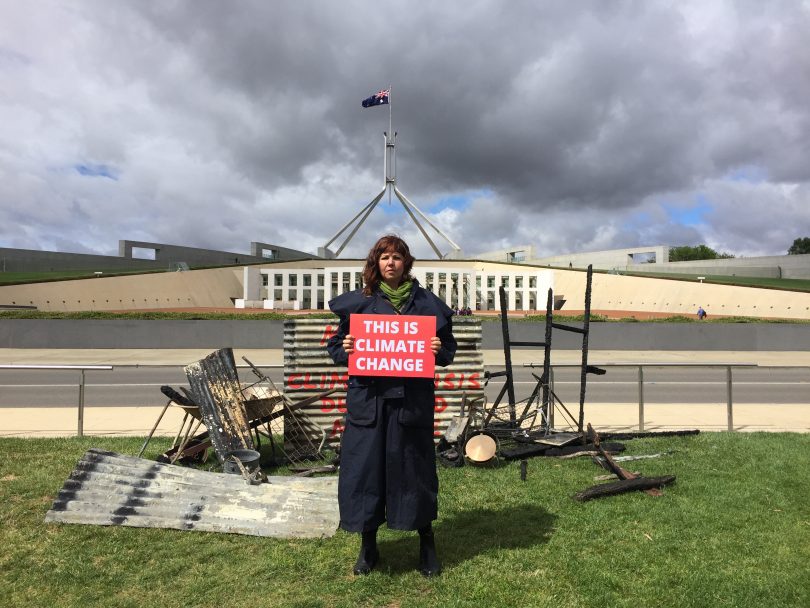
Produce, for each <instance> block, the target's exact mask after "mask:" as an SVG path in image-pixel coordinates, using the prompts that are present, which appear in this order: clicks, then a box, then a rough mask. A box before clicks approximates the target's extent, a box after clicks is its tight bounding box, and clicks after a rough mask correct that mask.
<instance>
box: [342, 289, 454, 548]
mask: <svg viewBox="0 0 810 608" xmlns="http://www.w3.org/2000/svg"><path fill="white" fill-rule="evenodd" d="M329 308H330V309H331V310H332V312H334V313H335V314H337V315H338V316H339V317H340V324H339V326H338V330H337V333H336V334H335V335H334V336H333V337H332V338H331V339H330V340H329V342H328V344H327V350H328V351H329V355H330V356H331V357H332V359H333V360H334V361H335V363H337V364H339V365H347V364H348V355H347V354H346V351H344V350H343V338H344V337H345V336H346V334H348V333H349V316H350V315H351V314H384V315H391V314H403V315H425V316H428V315H429V316H435V317H436V335H437V336H438V337H439V338H440V339H441V341H442V346H441V348H440V349H439V352H438V353H437V354H436V365H439V366H445V365H449V364H450V363H452V362H453V357H454V356H455V353H456V340H455V338H454V337H453V329H452V328H453V323H452V315H453V311H452V310H451V309H450V308H449V307H448V306H447V305H446V304H445V303H444V302H442V301H441V300H440V299H439V298H438V297H436V296H435V295H434V294H433V293H431V292H429V291H427V290H426V289H424V288H422V287H420V286H419V283H418V282H417V281H416V280H414V285H413V289H412V292H411V296H410V298H409V299H408V301H407V302H406V303H405V304H404V305H403V306H402V308H401V309H400V310H399V311H397V310H396V309H395V308H394V307H393V306H392V305H391V303H390V302H389V301H388V300H387V299H386V298H385V297H384V296H383V295H382V294H381V292H380V291H379V290H375V292H374V293H373V294H372V295H371V296H364V295H363V293H362V291H361V290H357V291H352V292H349V293H345V294H343V295H341V296H338V297H337V298H335V299H333V300H332V301H330V302H329ZM434 399H435V395H434V381H433V378H395V377H391V378H387V377H379V376H351V377H349V380H348V389H347V393H346V425H345V428H344V432H343V438H342V440H341V466H340V481H339V485H338V499H339V503H340V518H341V526H342V527H343V528H344V529H346V530H349V531H354V532H362V531H365V530H370V529H373V528H376V527H378V526H379V525H380V524H381V523H382V522H383V521H386V520H387V522H388V526H389V527H390V528H395V529H401V530H416V529H418V528H421V527H423V526H425V525H427V524H429V523H430V522H431V521H432V520H433V519H435V518H436V510H437V495H438V479H437V477H436V464H435V451H434V447H433V418H434ZM392 404H393V405H392Z"/></svg>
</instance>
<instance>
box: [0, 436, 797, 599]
mask: <svg viewBox="0 0 810 608" xmlns="http://www.w3.org/2000/svg"><path fill="white" fill-rule="evenodd" d="M161 441H162V440H161ZM161 441H158V440H155V441H153V443H152V444H150V449H149V451H148V453H147V456H151V457H154V456H155V455H156V454H157V453H158V452H159V451H160V450H162V449H164V448H165V447H166V446H165V445H164V444H163V443H162V442H161ZM627 445H628V452H627V453H632V454H651V453H660V452H667V455H665V456H664V457H661V458H657V459H650V460H641V461H637V462H634V463H630V466H629V468H632V470H639V471H642V472H643V473H644V474H646V475H650V476H654V475H664V474H675V475H677V482H676V483H675V484H674V485H672V486H668V487H667V488H666V489H665V490H664V495H663V496H662V497H660V498H652V497H650V496H648V495H646V494H644V493H633V494H626V495H621V496H615V497H611V498H604V499H600V500H596V501H592V502H587V503H579V502H575V501H574V500H572V499H571V496H572V494H574V493H575V492H577V491H579V490H582V489H584V488H585V487H587V486H590V485H592V484H594V483H597V482H595V481H594V476H595V475H598V474H600V473H603V472H604V471H601V470H600V469H598V468H597V467H595V466H594V465H593V464H592V463H591V462H590V461H589V460H587V459H573V460H556V459H550V458H549V459H543V458H537V459H533V460H531V461H529V466H528V478H527V480H526V481H525V482H521V481H520V477H519V467H518V464H517V463H510V464H506V465H503V466H500V467H498V468H487V469H484V468H473V467H470V466H467V467H464V468H461V469H442V470H441V471H440V479H441V495H440V517H439V520H438V522H436V525H435V529H436V537H437V543H438V547H439V551H440V555H441V557H442V558H443V561H444V566H445V572H444V573H443V574H442V576H441V577H439V578H437V579H432V580H428V579H424V578H422V577H421V576H420V575H419V574H418V573H416V572H415V571H414V567H415V565H416V560H417V545H416V538H415V535H414V534H412V533H411V534H408V533H401V532H393V531H388V530H386V529H383V530H382V531H381V533H380V549H381V554H382V558H381V562H380V566H379V569H378V570H376V571H374V572H373V573H372V574H371V575H370V576H368V577H360V578H354V577H352V575H351V573H350V572H351V565H352V563H353V562H354V558H355V556H356V550H357V538H356V537H355V536H354V535H350V534H347V533H344V532H341V531H338V532H337V534H336V535H335V536H334V537H333V538H329V539H323V540H274V539H263V538H257V537H250V536H235V535H224V534H210V533H198V532H179V531H175V530H157V529H138V528H126V527H97V526H83V525H54V524H47V525H46V524H45V523H43V517H44V515H45V512H46V511H47V510H48V508H49V507H50V505H51V502H52V500H53V499H54V496H55V495H56V493H57V491H58V490H59V488H60V487H61V486H62V484H63V482H64V480H65V479H66V477H67V476H68V474H69V473H70V471H71V470H72V469H73V467H74V465H75V463H76V462H77V460H78V459H79V457H80V456H81V455H82V454H83V453H84V451H85V450H86V449H87V448H89V447H91V446H94V447H101V448H105V449H110V450H113V451H118V452H122V453H128V454H135V453H137V450H138V448H139V446H140V440H139V439H137V438H99V437H96V438H84V439H2V440H0V462H2V463H3V464H2V468H0V545H2V547H3V551H2V552H0V605H2V606H15V607H25V606H36V607H39V606H50V607H52V608H58V607H67V606H71V607H72V606H77V607H78V606H82V607H85V606H90V607H92V606H103V607H104V608H113V607H118V606H133V607H135V606H138V607H140V606H274V607H330V608H331V607H344V606H345V607H352V608H354V607H356V606H401V607H417V608H418V607H425V608H427V607H430V608H433V607H434V606H450V607H452V606H475V607H480V606H570V607H584V606H593V607H599V608H603V607H605V606H611V607H623V606H628V607H636V606H667V607H679V606H684V607H686V606H690V607H697V606H712V607H714V608H723V607H732V606H733V607H737V608H739V607H747V606H751V607H758V606H766V605H767V606H779V607H780V608H785V607H793V606H795V607H800V606H801V607H804V606H808V605H810V566H808V564H810V503H808V501H807V488H808V487H810V435H794V434H766V433H739V434H733V433H705V434H701V435H698V436H692V437H682V438H656V439H643V440H641V439H637V440H633V441H630V442H627Z"/></svg>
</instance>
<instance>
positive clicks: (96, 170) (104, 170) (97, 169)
mask: <svg viewBox="0 0 810 608" xmlns="http://www.w3.org/2000/svg"><path fill="white" fill-rule="evenodd" d="M74 169H76V172H77V173H78V174H79V175H84V176H86V177H106V178H108V179H111V180H113V181H116V182H117V181H118V176H117V175H116V174H115V171H114V170H113V169H111V168H110V167H108V166H107V165H91V164H86V165H85V164H81V165H75V166H74Z"/></svg>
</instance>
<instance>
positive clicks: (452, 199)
mask: <svg viewBox="0 0 810 608" xmlns="http://www.w3.org/2000/svg"><path fill="white" fill-rule="evenodd" d="M492 197H493V193H492V190H488V189H483V190H472V191H470V192H463V193H460V194H451V195H450V196H445V197H443V198H440V199H438V200H436V201H434V202H432V203H426V205H425V208H426V210H430V211H431V213H438V212H440V211H444V210H445V209H454V210H456V211H464V210H465V209H467V207H469V206H470V203H471V202H472V201H473V200H475V199H477V198H492ZM417 206H418V205H417Z"/></svg>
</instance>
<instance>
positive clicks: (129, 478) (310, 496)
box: [45, 449, 340, 538]
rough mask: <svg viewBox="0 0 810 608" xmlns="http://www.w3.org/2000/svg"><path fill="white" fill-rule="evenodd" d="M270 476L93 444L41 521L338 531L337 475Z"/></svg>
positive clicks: (283, 532)
mask: <svg viewBox="0 0 810 608" xmlns="http://www.w3.org/2000/svg"><path fill="white" fill-rule="evenodd" d="M268 480H269V482H270V483H263V484H260V485H248V484H247V483H245V481H244V480H243V479H242V477H240V476H238V475H229V474H226V473H209V472H207V471H199V470H196V469H190V468H186V467H179V466H174V465H170V464H162V463H159V462H154V461H151V460H144V459H141V458H135V457H133V456H124V455H121V454H116V453H114V452H107V451H103V450H98V449H90V450H88V451H87V452H86V453H85V454H84V456H83V457H82V459H81V460H80V461H79V462H78V464H77V465H76V469H75V470H74V471H73V472H72V473H71V474H70V477H68V479H67V481H65V484H64V486H63V487H62V489H61V490H60V491H59V494H58V496H57V497H56V500H55V501H54V503H53V506H52V507H51V509H50V510H49V511H48V513H47V514H46V515H45V521H46V522H59V523H73V524H94V525H101V526H132V527H136V528H173V529H176V530H197V531H204V532H224V533H232V534H247V535H252V536H268V537H274V538H320V537H329V536H332V535H333V534H334V533H335V530H336V529H337V526H338V522H339V519H340V516H339V514H338V507H337V479H336V478H334V477H328V478H327V477H321V478H314V479H308V478H301V477H270V478H268Z"/></svg>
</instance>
